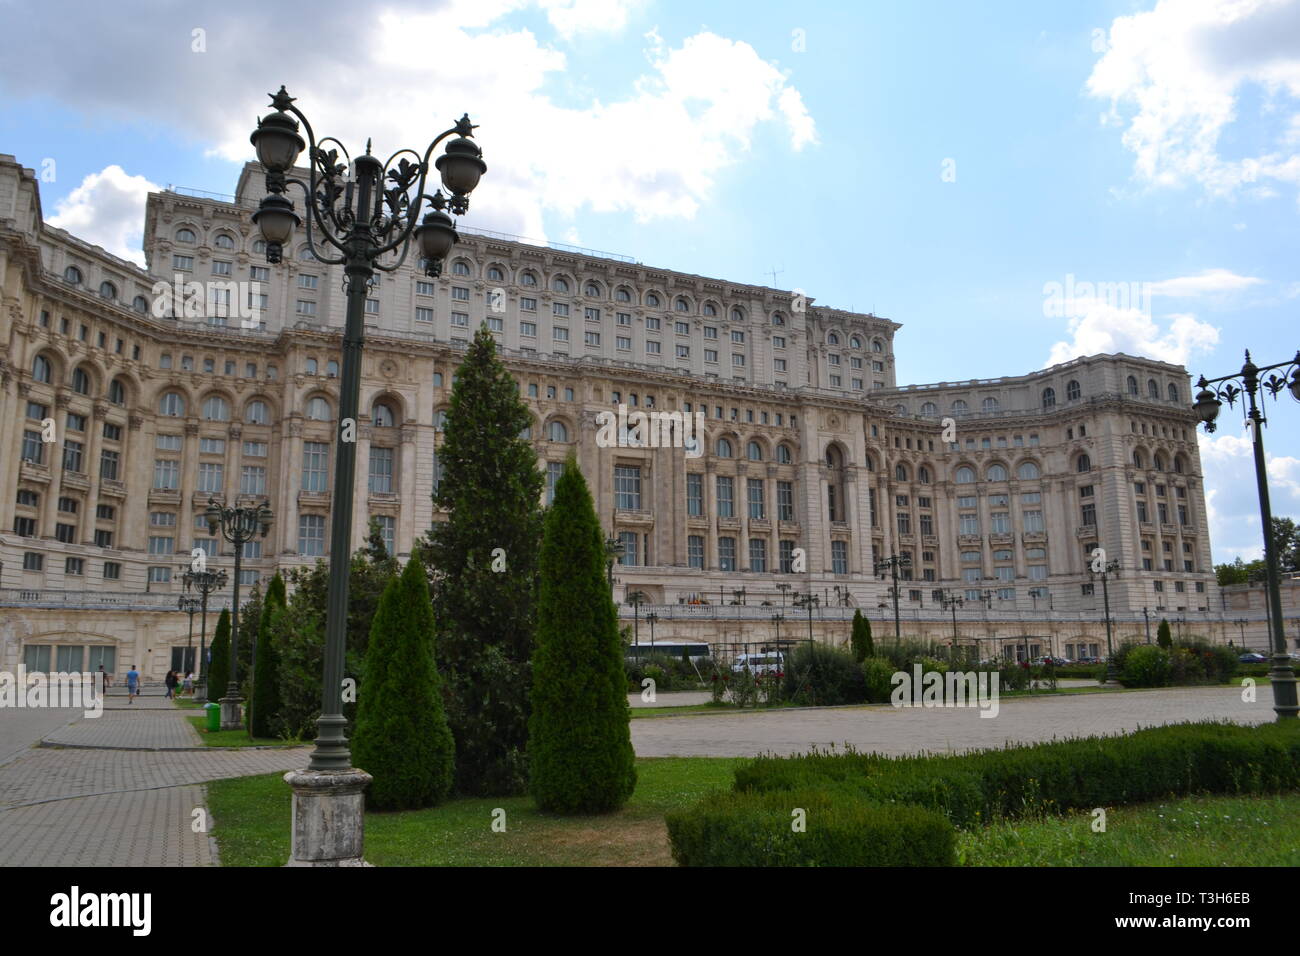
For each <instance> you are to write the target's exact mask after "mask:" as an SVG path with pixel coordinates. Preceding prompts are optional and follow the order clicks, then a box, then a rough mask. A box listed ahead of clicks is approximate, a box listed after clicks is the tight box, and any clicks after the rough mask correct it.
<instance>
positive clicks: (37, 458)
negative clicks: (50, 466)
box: [23, 431, 45, 465]
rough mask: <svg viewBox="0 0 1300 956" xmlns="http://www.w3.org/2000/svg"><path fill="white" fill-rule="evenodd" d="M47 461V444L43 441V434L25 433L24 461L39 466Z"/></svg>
mask: <svg viewBox="0 0 1300 956" xmlns="http://www.w3.org/2000/svg"><path fill="white" fill-rule="evenodd" d="M44 460H45V444H44V442H42V441H41V433H40V432H33V431H24V432H23V461H30V462H33V463H35V464H37V465H39V464H41V463H42V462H43V461H44Z"/></svg>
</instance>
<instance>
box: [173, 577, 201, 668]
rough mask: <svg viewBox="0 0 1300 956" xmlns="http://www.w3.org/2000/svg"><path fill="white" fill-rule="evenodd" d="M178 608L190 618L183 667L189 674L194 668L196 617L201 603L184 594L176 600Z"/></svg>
mask: <svg viewBox="0 0 1300 956" xmlns="http://www.w3.org/2000/svg"><path fill="white" fill-rule="evenodd" d="M176 606H177V607H178V608H179V609H180V610H182V611H184V612H185V613H186V614H188V615H189V616H190V636H189V638H188V639H187V640H186V641H185V661H184V663H183V664H182V665H181V666H182V668H183V669H184V671H185V673H187V674H188V673H190V672H191V669H192V668H193V666H194V663H193V662H194V615H195V614H197V613H198V612H199V606H200V601H199V599H198V598H194V597H186V596H185V595H183V594H182V595H181V596H180V597H179V598H177V599H176Z"/></svg>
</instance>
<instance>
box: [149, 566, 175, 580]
mask: <svg viewBox="0 0 1300 956" xmlns="http://www.w3.org/2000/svg"><path fill="white" fill-rule="evenodd" d="M171 579H172V569H171V568H169V567H152V568H150V569H149V583H150V584H167V583H169V582H170V581H171Z"/></svg>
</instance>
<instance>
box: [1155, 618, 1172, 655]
mask: <svg viewBox="0 0 1300 956" xmlns="http://www.w3.org/2000/svg"><path fill="white" fill-rule="evenodd" d="M1156 644H1158V645H1159V646H1160V647H1162V648H1164V649H1165V650H1169V649H1170V648H1171V647H1173V646H1174V639H1173V637H1171V636H1170V634H1169V621H1167V620H1166V619H1165V618H1161V619H1160V626H1159V627H1158V628H1156Z"/></svg>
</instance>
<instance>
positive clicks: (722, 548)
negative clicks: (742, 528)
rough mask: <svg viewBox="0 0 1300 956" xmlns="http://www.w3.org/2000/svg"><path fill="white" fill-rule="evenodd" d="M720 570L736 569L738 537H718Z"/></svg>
mask: <svg viewBox="0 0 1300 956" xmlns="http://www.w3.org/2000/svg"><path fill="white" fill-rule="evenodd" d="M718 570H720V571H735V570H736V539H735V538H719V539H718Z"/></svg>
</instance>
